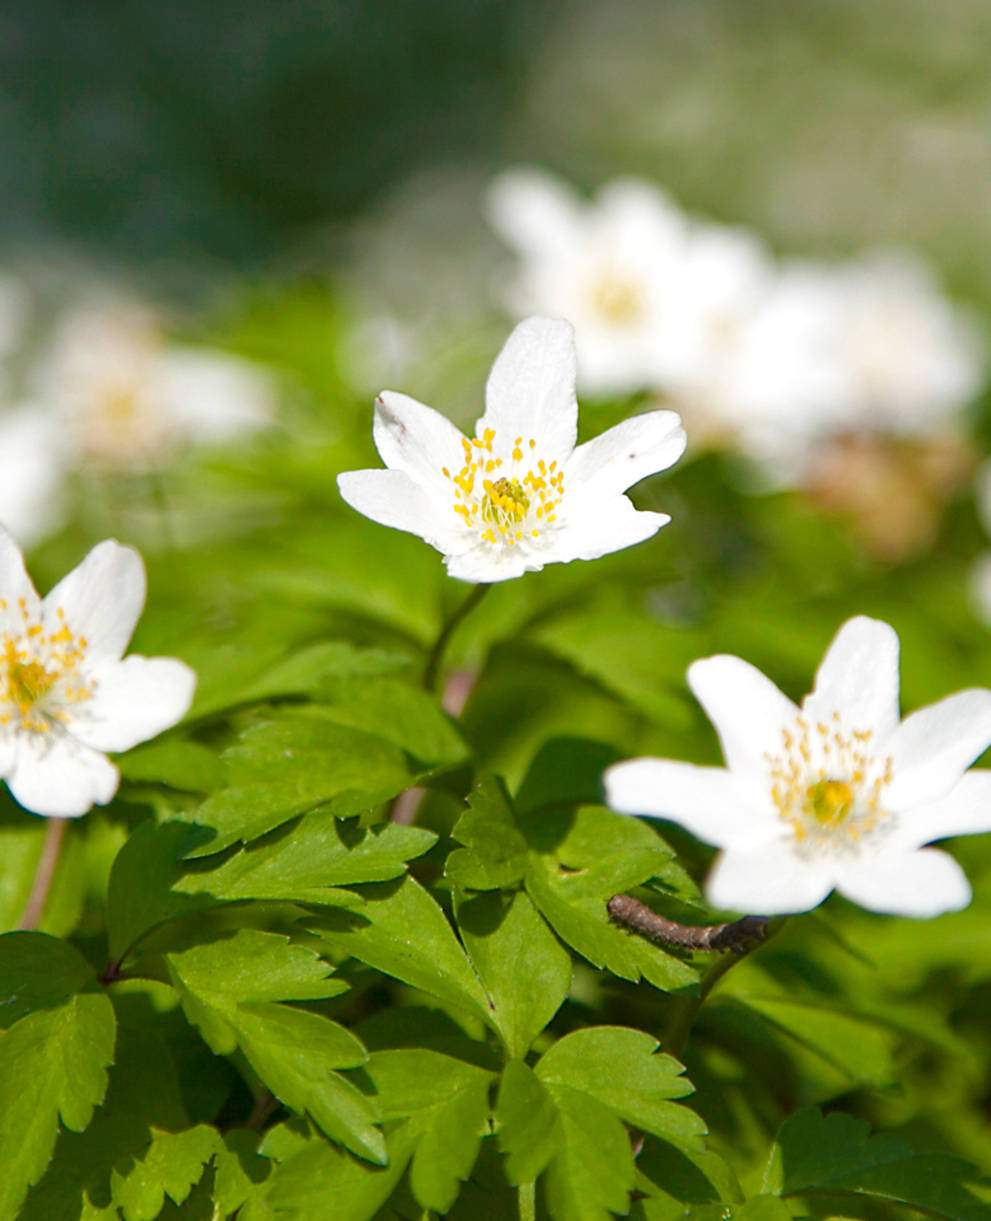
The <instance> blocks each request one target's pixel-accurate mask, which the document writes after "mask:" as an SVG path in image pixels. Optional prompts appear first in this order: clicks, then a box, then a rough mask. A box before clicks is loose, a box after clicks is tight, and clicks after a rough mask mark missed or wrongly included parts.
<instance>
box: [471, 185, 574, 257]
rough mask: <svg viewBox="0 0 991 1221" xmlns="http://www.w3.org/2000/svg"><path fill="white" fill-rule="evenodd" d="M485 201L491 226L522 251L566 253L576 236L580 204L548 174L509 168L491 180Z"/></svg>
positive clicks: (550, 253)
mask: <svg viewBox="0 0 991 1221" xmlns="http://www.w3.org/2000/svg"><path fill="white" fill-rule="evenodd" d="M486 202H487V205H488V207H487V211H488V215H489V220H490V221H491V223H492V226H493V228H494V229H495V230H496V232H497V233H499V234H500V236H501V237H502V238H503V239H504V240H505V241H507V242H508V243H509V244H510V245H511V246H515V247H516V249H517V250H519V251H521V252H522V253H525V254H533V255H536V256H538V257H540V258H546V257H547V256H548V255H554V254H557V253H561V254H567V252H568V251H569V250H571V249H573V248H574V246H575V243H576V242H577V241H579V240H580V235H581V232H582V227H583V216H582V213H583V208H582V205H581V203H580V202H579V201H578V199H577V198H576V196H575V195H574V194H573V192H572V191H570V190H569V189H568V188H567V187H566V186H565V185H564V183H562V182H559V181H558V179H556V178H553V177H551V175H550V174H545V173H543V172H541V171H540V170H525V169H519V170H509V171H507V172H506V173H503V174H500V175H499V176H498V177H497V178H496V179H495V181H494V182H493V183H492V186H491V187H490V189H489V192H488V199H487V201H486Z"/></svg>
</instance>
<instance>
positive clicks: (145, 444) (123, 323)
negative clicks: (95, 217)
mask: <svg viewBox="0 0 991 1221" xmlns="http://www.w3.org/2000/svg"><path fill="white" fill-rule="evenodd" d="M34 398H35V401H36V402H37V405H38V410H40V411H44V412H48V413H49V414H50V415H51V417H52V423H53V427H54V429H56V430H57V435H58V437H59V438H60V444H61V447H62V449H63V450H64V452H65V455H66V461H67V462H68V463H70V464H72V463H73V462H76V461H78V460H79V459H83V460H88V461H96V462H98V463H100V464H103V465H107V466H118V467H125V468H127V469H133V468H135V467H138V468H141V467H148V466H157V465H161V464H163V463H165V462H167V461H168V460H169V458H171V457H172V455H173V453H174V450H175V448H176V447H177V446H179V445H181V444H183V443H186V442H220V441H226V440H230V439H233V438H236V437H238V436H240V435H242V434H244V433H249V432H252V431H254V430H256V429H258V428H260V427H262V426H264V425H265V424H267V423H269V422H270V421H271V419H272V415H273V405H272V394H271V387H270V385H269V383H268V381H267V379H266V378H265V377H264V376H263V375H262V374H261V373H260V372H258V371H257V370H256V369H255V368H254V367H253V366H252V365H250V364H249V363H248V362H247V361H243V360H239V359H237V358H236V357H232V356H227V355H223V354H220V353H216V352H210V351H207V350H201V349H194V348H182V347H179V346H176V345H172V344H168V343H166V341H165V339H164V337H163V336H162V334H161V332H160V331H159V329H158V323H157V320H156V319H155V317H154V315H153V314H152V313H150V312H149V311H148V310H146V309H143V308H142V307H139V306H134V305H94V306H88V307H80V308H78V309H77V310H75V311H74V312H72V313H70V314H69V315H68V316H67V317H66V318H65V319H64V320H63V322H62V324H61V326H60V328H59V329H58V331H57V333H56V335H55V338H54V340H53V343H52V346H51V350H50V352H49V356H48V359H47V361H46V363H45V366H44V368H43V370H42V372H41V374H40V376H39V378H38V381H37V385H36V387H35V392H34Z"/></svg>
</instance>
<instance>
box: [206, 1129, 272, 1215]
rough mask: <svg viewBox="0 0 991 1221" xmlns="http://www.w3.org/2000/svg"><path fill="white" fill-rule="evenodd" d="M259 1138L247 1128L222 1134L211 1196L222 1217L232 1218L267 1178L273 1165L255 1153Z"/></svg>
mask: <svg viewBox="0 0 991 1221" xmlns="http://www.w3.org/2000/svg"><path fill="white" fill-rule="evenodd" d="M259 1143H260V1137H259V1136H258V1133H257V1132H249V1131H248V1130H247V1129H246V1128H235V1129H234V1131H232V1132H227V1133H225V1134H224V1137H223V1140H222V1142H221V1144H220V1147H219V1148H218V1149H217V1152H216V1154H215V1155H214V1167H215V1174H214V1185H213V1190H214V1195H215V1196H216V1200H217V1203H218V1204H219V1205H220V1207H221V1209H222V1212H223V1215H224V1216H225V1217H229V1216H231V1215H232V1214H233V1213H236V1212H237V1210H238V1209H239V1208H240V1207H241V1206H242V1205H243V1204H244V1202H245V1201H246V1200H247V1199H248V1198H249V1197H251V1196H253V1195H255V1194H256V1193H257V1192H258V1190H259V1187H260V1185H261V1184H262V1183H264V1182H265V1180H266V1179H267V1178H268V1176H269V1174H270V1173H271V1170H272V1164H271V1162H270V1161H269V1160H268V1158H266V1157H262V1155H261V1154H260V1153H259V1152H258V1145H259Z"/></svg>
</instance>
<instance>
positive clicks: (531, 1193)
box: [516, 1183, 537, 1221]
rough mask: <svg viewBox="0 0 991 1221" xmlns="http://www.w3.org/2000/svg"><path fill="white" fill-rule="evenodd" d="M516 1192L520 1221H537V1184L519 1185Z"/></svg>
mask: <svg viewBox="0 0 991 1221" xmlns="http://www.w3.org/2000/svg"><path fill="white" fill-rule="evenodd" d="M516 1191H517V1196H518V1198H519V1213H520V1221H537V1184H536V1183H521V1184H520V1185H519V1187H518V1188H517V1189H516Z"/></svg>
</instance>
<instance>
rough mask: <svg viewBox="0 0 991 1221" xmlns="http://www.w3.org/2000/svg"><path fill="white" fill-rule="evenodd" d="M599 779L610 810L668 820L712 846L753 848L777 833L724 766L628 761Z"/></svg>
mask: <svg viewBox="0 0 991 1221" xmlns="http://www.w3.org/2000/svg"><path fill="white" fill-rule="evenodd" d="M602 780H603V784H604V785H605V790H606V803H607V804H608V805H609V806H611V807H612V809H614V810H618V811H619V812H620V813H621V814H643V815H646V816H647V817H648V818H666V819H669V820H670V821H672V822H676V823H679V824H680V825H681V826H683V827H685V828H686V829H687V830H688V831H691V833H692V834H693V835H696V836H698V838H699V839H701V840H705V842H706V843H707V844H714V845H715V846H716V847H717V848H735V847H743V846H745V845H750V846H751V847H753V846H754V845H755V841H759V840H761V839H773V838H775V837H776V836H777V835H778V834H779V833H780V826H781V824H780V822H779V821H778V819H777V818H775V817H773V815H772V814H771V812H770V810H768V811H763V810H761V808H760V805H761V803H760V800H759V797H758V795H757V793H755V791H754V790H753V789H751V788H750V787H749V786H748V785H747V784H746V781H743V780H741V779H740V778H739V777H737V776H734V775H733V773H732V772H728V771H726V769H725V768H721V767H696V766H695V765H694V764H692V763H678V762H675V761H674V760H671V759H631V760H629V761H628V762H626V763H616V764H613V766H612V767H609V768H607V769H606V771H605V774H604V775H603V777H602Z"/></svg>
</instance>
